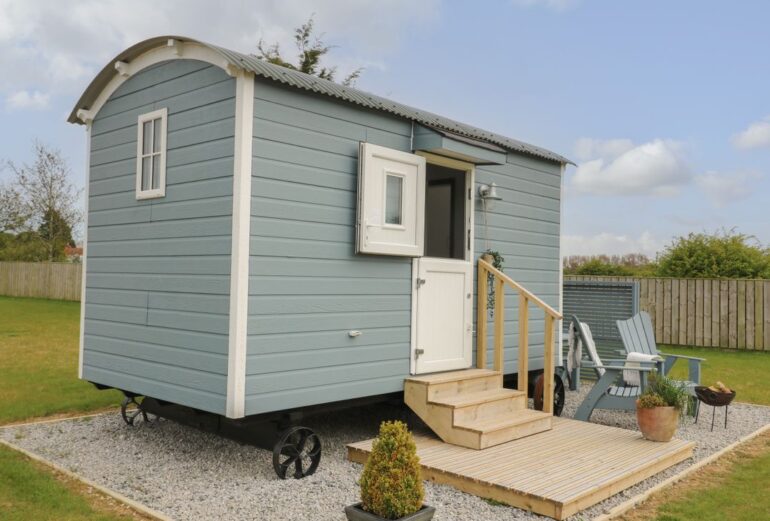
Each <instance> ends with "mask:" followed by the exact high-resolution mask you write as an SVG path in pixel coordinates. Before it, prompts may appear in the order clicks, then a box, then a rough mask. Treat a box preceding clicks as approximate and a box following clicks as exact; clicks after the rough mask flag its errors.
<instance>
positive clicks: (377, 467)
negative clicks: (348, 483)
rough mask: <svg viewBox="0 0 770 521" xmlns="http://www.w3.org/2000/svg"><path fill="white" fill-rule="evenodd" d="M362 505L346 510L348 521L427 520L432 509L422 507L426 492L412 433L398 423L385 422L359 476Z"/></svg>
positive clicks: (431, 515) (430, 517)
mask: <svg viewBox="0 0 770 521" xmlns="http://www.w3.org/2000/svg"><path fill="white" fill-rule="evenodd" d="M360 485H361V502H360V503H357V504H355V505H350V506H347V507H345V514H346V515H347V517H348V519H349V520H350V521H381V520H385V519H388V520H395V519H397V520H401V521H428V520H430V519H432V518H433V514H434V512H435V509H434V508H433V507H429V506H427V505H423V503H422V500H423V497H424V496H425V490H424V488H423V485H422V476H421V475H420V459H419V458H418V457H417V447H416V445H415V443H414V438H413V437H412V433H411V432H409V430H408V429H407V427H406V424H404V423H403V422H400V421H392V422H389V421H386V422H382V424H381V425H380V434H379V436H377V439H375V440H374V443H373V444H372V452H371V454H369V459H368V460H367V461H366V465H364V471H363V473H362V474H361V480H360Z"/></svg>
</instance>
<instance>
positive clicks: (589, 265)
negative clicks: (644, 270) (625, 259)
mask: <svg viewBox="0 0 770 521" xmlns="http://www.w3.org/2000/svg"><path fill="white" fill-rule="evenodd" d="M569 274H570V275H605V276H614V277H629V276H631V275H633V274H634V272H633V271H631V270H630V269H629V268H627V267H626V266H621V265H620V264H612V263H610V262H606V261H603V260H601V259H591V260H588V261H586V262H584V263H583V264H581V265H580V266H578V267H577V268H574V269H572V270H570V272H569Z"/></svg>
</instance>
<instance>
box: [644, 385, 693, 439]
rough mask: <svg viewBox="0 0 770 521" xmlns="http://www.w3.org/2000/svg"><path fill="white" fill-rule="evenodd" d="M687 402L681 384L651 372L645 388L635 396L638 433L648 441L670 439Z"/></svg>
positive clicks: (685, 392) (685, 409)
mask: <svg viewBox="0 0 770 521" xmlns="http://www.w3.org/2000/svg"><path fill="white" fill-rule="evenodd" d="M689 402H690V395H689V394H688V392H687V387H686V386H685V385H684V384H682V383H681V382H677V381H675V380H672V379H670V378H668V377H667V376H664V375H660V374H658V373H657V372H652V373H651V374H650V378H649V383H648V386H647V388H646V389H645V390H644V392H643V393H642V395H641V396H640V397H639V399H638V400H636V421H637V423H638V424H639V430H640V431H642V436H644V438H645V439H648V440H651V441H670V440H671V438H673V437H674V434H675V433H676V427H677V425H678V424H679V416H680V414H684V413H686V412H687V406H688V404H689Z"/></svg>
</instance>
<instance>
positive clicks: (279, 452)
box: [273, 426, 321, 479]
mask: <svg viewBox="0 0 770 521" xmlns="http://www.w3.org/2000/svg"><path fill="white" fill-rule="evenodd" d="M320 462H321V438H319V437H318V435H317V434H316V433H315V432H313V430H312V429H309V428H307V427H299V426H297V427H289V428H288V429H286V430H285V431H283V432H282V433H281V435H280V436H279V438H278V441H277V442H276V444H275V447H273V468H274V469H275V473H276V474H278V477H279V478H281V479H286V478H294V479H301V478H304V477H305V476H309V475H311V474H312V473H313V472H315V471H316V469H317V468H318V464H319V463H320Z"/></svg>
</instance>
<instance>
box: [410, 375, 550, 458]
mask: <svg viewBox="0 0 770 521" xmlns="http://www.w3.org/2000/svg"><path fill="white" fill-rule="evenodd" d="M404 402H406V404H407V405H408V406H409V407H410V408H411V409H412V410H413V411H414V412H415V413H417V415H418V416H419V417H420V418H421V419H422V420H423V421H424V422H425V423H426V424H427V425H428V426H429V427H430V428H431V429H433V431H434V432H435V433H436V434H437V435H438V436H439V437H440V438H441V439H442V440H444V441H445V442H447V443H452V444H455V445H460V446H463V447H468V448H472V449H483V448H486V447H491V446H493V445H498V444H500V443H505V442H507V441H511V440H515V439H518V438H522V437H524V436H529V435H531V434H536V433H538V432H543V431H546V430H549V429H550V428H551V415H550V414H547V413H542V412H539V411H530V410H528V409H527V396H526V393H524V392H520V391H516V390H513V389H505V388H504V387H503V375H502V373H500V372H499V371H490V370H488V369H467V370H464V371H451V372H446V373H436V374H430V375H424V376H415V377H410V378H407V379H406V380H405V381H404Z"/></svg>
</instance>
